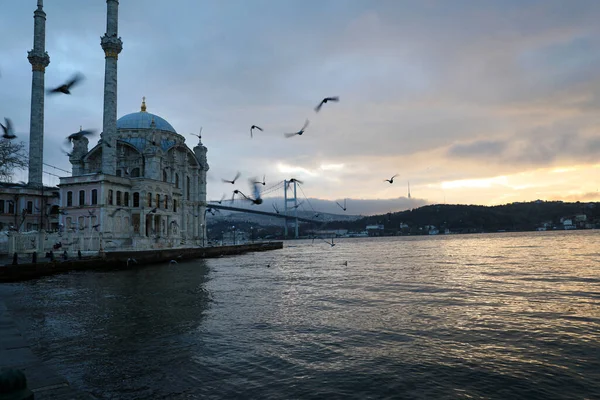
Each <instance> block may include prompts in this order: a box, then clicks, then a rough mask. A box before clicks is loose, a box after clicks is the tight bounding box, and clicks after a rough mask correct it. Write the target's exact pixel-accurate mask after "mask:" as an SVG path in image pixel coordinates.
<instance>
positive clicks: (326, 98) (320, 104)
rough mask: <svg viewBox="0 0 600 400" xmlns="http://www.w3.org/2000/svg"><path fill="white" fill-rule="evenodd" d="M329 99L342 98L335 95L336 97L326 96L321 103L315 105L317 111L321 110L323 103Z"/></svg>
mask: <svg viewBox="0 0 600 400" xmlns="http://www.w3.org/2000/svg"><path fill="white" fill-rule="evenodd" d="M328 101H340V98H339V97H338V96H335V97H325V98H324V99H323V100H321V102H320V103H319V105H318V106H316V107H315V112H319V110H320V109H321V107H323V104H325V103H327V102H328Z"/></svg>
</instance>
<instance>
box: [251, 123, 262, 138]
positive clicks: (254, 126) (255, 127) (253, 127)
mask: <svg viewBox="0 0 600 400" xmlns="http://www.w3.org/2000/svg"><path fill="white" fill-rule="evenodd" d="M254 129H258V130H259V131H261V132H262V131H263V129H262V128H261V127H260V126H257V125H252V126H251V127H250V138H252V130H254Z"/></svg>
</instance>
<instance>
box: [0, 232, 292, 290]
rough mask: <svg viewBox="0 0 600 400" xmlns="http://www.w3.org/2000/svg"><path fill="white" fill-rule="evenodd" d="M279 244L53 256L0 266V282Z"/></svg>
mask: <svg viewBox="0 0 600 400" xmlns="http://www.w3.org/2000/svg"><path fill="white" fill-rule="evenodd" d="M282 248H283V242H269V243H249V244H243V245H236V246H218V247H184V248H181V247H178V248H172V249H155V250H139V251H136V250H127V251H105V252H104V253H102V255H101V256H98V257H92V258H84V259H82V260H79V259H75V258H72V259H69V260H66V261H63V260H59V258H60V253H57V254H56V258H57V259H56V260H55V261H54V262H38V263H36V264H32V263H26V264H18V265H12V264H6V265H4V266H0V283H3V282H19V281H25V280H30V279H36V278H39V277H42V276H46V275H54V274H60V273H65V272H70V271H91V270H114V269H122V268H135V267H139V266H143V265H149V264H158V263H162V262H167V263H168V262H169V261H171V260H176V261H178V262H179V261H183V260H191V259H201V258H215V257H222V256H229V255H237V254H244V253H249V252H257V251H270V250H279V249H282ZM129 258H133V259H135V260H136V261H137V264H136V263H130V264H129V265H127V260H128V259H129Z"/></svg>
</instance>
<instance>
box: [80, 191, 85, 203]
mask: <svg viewBox="0 0 600 400" xmlns="http://www.w3.org/2000/svg"><path fill="white" fill-rule="evenodd" d="M79 205H80V206H84V205H85V190H80V191H79Z"/></svg>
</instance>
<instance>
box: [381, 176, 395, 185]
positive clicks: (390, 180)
mask: <svg viewBox="0 0 600 400" xmlns="http://www.w3.org/2000/svg"><path fill="white" fill-rule="evenodd" d="M397 176H398V174H396V175H394V176H392V177H391V178H390V179H384V180H383V181H384V182H389V183H390V184H392V183H394V178H395V177H397Z"/></svg>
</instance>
